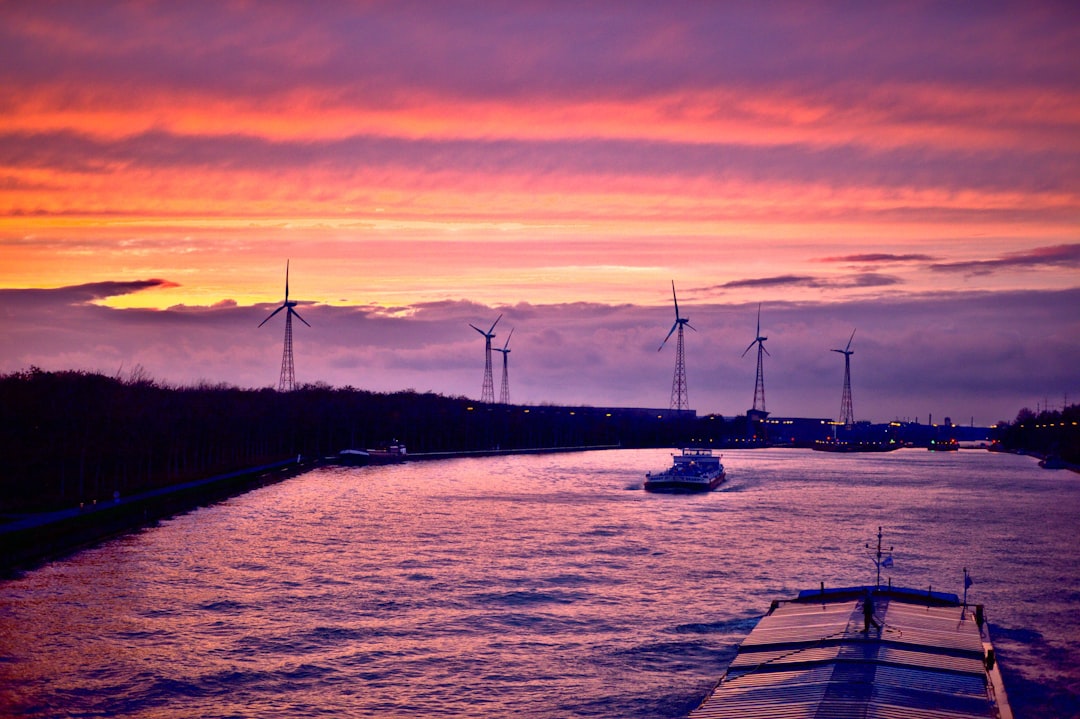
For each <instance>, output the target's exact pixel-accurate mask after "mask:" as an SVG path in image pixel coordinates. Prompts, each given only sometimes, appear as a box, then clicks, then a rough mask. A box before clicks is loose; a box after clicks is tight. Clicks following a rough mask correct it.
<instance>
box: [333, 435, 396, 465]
mask: <svg viewBox="0 0 1080 719" xmlns="http://www.w3.org/2000/svg"><path fill="white" fill-rule="evenodd" d="M408 458H409V455H408V452H407V451H406V449H405V445H404V443H402V442H397V441H395V442H391V443H389V444H387V445H386V446H383V447H379V448H377V449H343V450H341V451H340V452H338V456H337V463H338V464H345V465H352V466H364V465H368V464H391V463H394V462H404V461H405V460H406V459H408Z"/></svg>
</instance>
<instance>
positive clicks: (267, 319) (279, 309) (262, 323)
mask: <svg viewBox="0 0 1080 719" xmlns="http://www.w3.org/2000/svg"><path fill="white" fill-rule="evenodd" d="M283 309H285V305H282V306H281V307H278V308H277V309H276V310H274V311H273V312H271V313H270V317H273V316H274V315H276V314H277V313H278V312H281V311H282V310H283ZM270 317H267V318H266V319H265V320H263V321H262V322H260V323H259V327H262V326H263V325H265V324H266V323H267V322H269V321H270ZM256 329H258V327H256Z"/></svg>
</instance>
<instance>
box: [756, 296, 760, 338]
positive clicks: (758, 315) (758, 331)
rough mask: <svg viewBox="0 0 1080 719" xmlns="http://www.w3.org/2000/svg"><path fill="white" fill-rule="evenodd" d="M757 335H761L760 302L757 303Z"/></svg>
mask: <svg viewBox="0 0 1080 719" xmlns="http://www.w3.org/2000/svg"><path fill="white" fill-rule="evenodd" d="M756 335H757V336H758V337H760V336H761V303H760V302H758V303H757V333H756Z"/></svg>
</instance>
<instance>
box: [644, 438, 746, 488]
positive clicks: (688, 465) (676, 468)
mask: <svg viewBox="0 0 1080 719" xmlns="http://www.w3.org/2000/svg"><path fill="white" fill-rule="evenodd" d="M672 458H673V459H674V462H673V464H672V466H671V467H669V468H667V469H665V470H663V471H662V472H649V473H647V474H646V475H645V490H646V491H648V492H670V493H674V492H708V491H711V490H713V489H716V488H717V487H719V486H720V485H721V484H722V483H723V481H724V480H725V479H726V478H727V474H726V473H725V471H724V465H723V463H722V462H721V461H720V460H721V457H718V456H716V455H714V454H713V452H712V450H711V449H699V448H693V447H687V448H685V449H683V451H682V454H676V455H672Z"/></svg>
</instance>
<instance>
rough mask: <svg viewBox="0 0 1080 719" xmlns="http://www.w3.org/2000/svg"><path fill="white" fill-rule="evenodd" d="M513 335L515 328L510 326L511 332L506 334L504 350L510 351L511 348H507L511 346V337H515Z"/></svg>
mask: <svg viewBox="0 0 1080 719" xmlns="http://www.w3.org/2000/svg"><path fill="white" fill-rule="evenodd" d="M513 336H514V328H513V327H511V328H510V334H508V335H506V344H504V345H503V351H504V352H509V351H510V350H508V349H506V348H507V347H509V346H510V338H511V337H513Z"/></svg>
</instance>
